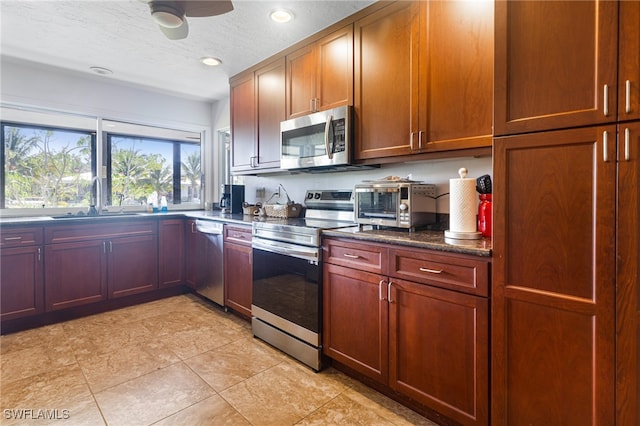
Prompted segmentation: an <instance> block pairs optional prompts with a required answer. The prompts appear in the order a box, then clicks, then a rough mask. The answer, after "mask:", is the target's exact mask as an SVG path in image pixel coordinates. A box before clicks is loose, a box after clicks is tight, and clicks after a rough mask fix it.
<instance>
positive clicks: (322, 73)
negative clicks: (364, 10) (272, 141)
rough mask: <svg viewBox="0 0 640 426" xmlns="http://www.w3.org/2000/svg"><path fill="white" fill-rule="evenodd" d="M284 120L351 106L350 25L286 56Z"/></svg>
mask: <svg viewBox="0 0 640 426" xmlns="http://www.w3.org/2000/svg"><path fill="white" fill-rule="evenodd" d="M286 92H287V118H294V117H299V116H301V115H305V114H309V113H312V112H316V111H322V110H325V109H331V108H335V107H337V106H341V105H350V104H351V103H353V25H348V26H346V27H344V28H342V29H340V30H338V31H335V32H333V33H331V34H329V35H327V36H325V37H323V38H321V39H320V40H318V41H316V42H315V43H311V44H308V45H306V46H304V47H301V48H300V49H298V50H296V51H295V52H293V53H291V54H289V55H287V88H286Z"/></svg>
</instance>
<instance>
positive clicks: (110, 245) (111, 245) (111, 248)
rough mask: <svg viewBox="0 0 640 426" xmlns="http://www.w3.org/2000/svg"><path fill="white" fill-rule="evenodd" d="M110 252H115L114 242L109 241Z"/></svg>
mask: <svg viewBox="0 0 640 426" xmlns="http://www.w3.org/2000/svg"><path fill="white" fill-rule="evenodd" d="M109 253H113V243H112V242H111V241H109Z"/></svg>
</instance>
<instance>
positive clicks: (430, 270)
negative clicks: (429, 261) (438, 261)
mask: <svg viewBox="0 0 640 426" xmlns="http://www.w3.org/2000/svg"><path fill="white" fill-rule="evenodd" d="M420 271H422V272H428V273H430V274H441V273H442V271H443V270H442V269H429V268H420Z"/></svg>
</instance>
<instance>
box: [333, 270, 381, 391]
mask: <svg viewBox="0 0 640 426" xmlns="http://www.w3.org/2000/svg"><path fill="white" fill-rule="evenodd" d="M323 281H324V285H323V292H324V293H323V309H324V319H323V323H324V330H323V335H322V336H323V337H322V338H323V346H324V348H323V351H324V353H325V355H327V356H329V357H330V358H333V359H335V360H336V361H338V362H340V363H342V364H344V365H346V366H348V367H351V368H352V369H354V370H356V371H358V372H360V373H362V374H364V375H366V376H368V377H371V378H372V379H375V380H377V381H378V382H380V383H384V384H386V383H387V377H388V376H387V375H388V355H389V333H388V328H387V316H388V310H389V309H388V304H387V301H386V289H387V286H386V283H385V282H384V281H383V280H382V278H381V277H380V276H379V275H375V274H371V273H368V272H363V271H358V270H355V269H350V268H344V267H341V266H336V265H331V264H327V263H325V264H324V277H323Z"/></svg>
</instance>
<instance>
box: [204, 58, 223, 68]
mask: <svg viewBox="0 0 640 426" xmlns="http://www.w3.org/2000/svg"><path fill="white" fill-rule="evenodd" d="M200 62H202V63H203V64H205V65H208V66H210V67H215V66H218V65H220V64H221V63H222V61H221V60H220V59H218V58H214V57H212V56H206V57H204V58H200Z"/></svg>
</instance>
